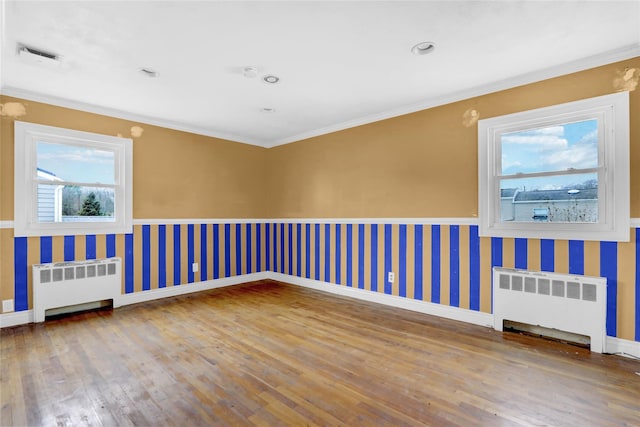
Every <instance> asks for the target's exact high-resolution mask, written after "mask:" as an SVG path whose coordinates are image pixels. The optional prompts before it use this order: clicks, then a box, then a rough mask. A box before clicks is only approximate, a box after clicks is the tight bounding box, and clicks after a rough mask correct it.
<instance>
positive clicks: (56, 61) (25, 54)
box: [18, 45, 60, 65]
mask: <svg viewBox="0 0 640 427" xmlns="http://www.w3.org/2000/svg"><path fill="white" fill-rule="evenodd" d="M18 55H19V56H20V58H22V59H24V60H26V61H28V62H31V63H35V64H43V65H60V56H59V55H56V54H55V53H51V52H45V51H43V50H39V49H35V48H32V47H29V46H25V45H19V46H18Z"/></svg>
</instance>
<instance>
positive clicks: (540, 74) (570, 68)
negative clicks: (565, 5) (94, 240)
mask: <svg viewBox="0 0 640 427" xmlns="http://www.w3.org/2000/svg"><path fill="white" fill-rule="evenodd" d="M638 56H640V43H636V44H633V45H629V46H625V47H622V48H619V49H615V50H611V51H608V52H604V53H601V54H597V55H593V56H589V57H586V58H581V59H578V60H575V61H571V62H567V63H565V64H560V65H556V66H553V67H549V68H544V69H541V70H536V71H533V72H530V73H526V74H521V75H519V76H515V77H512V78H509V79H504V80H500V81H496V82H493V83H489V84H487V85H483V86H477V87H474V88H470V89H467V90H463V91H459V92H456V93H452V94H449V95H444V96H440V97H436V98H432V99H429V100H425V101H423V102H419V103H414V104H409V105H405V106H403V107H399V108H395V109H392V110H388V111H383V112H381V113H376V114H371V115H367V116H363V117H360V118H356V119H353V120H348V121H345V122H342V123H337V124H334V125H331V126H325V127H322V128H317V129H314V130H310V131H307V132H302V133H298V134H295V135H290V136H288V137H284V138H280V139H275V140H271V141H270V140H263V139H258V138H247V137H244V136H242V135H238V134H234V133H227V132H223V131H216V130H211V129H206V128H202V127H197V126H189V125H186V124H184V123H179V122H173V121H170V120H162V119H158V118H153V117H148V116H144V115H139V114H135V113H129V112H126V111H122V110H118V109H114V108H107V107H101V106H98V105H95V104H89V103H84V102H78V101H73V100H69V99H65V98H60V97H56V96H52V95H46V94H41V93H36V92H32V91H29V90H25V89H19V88H15V87H11V86H2V87H0V94H2V95H7V96H12V97H16V98H22V99H26V100H29V101H35V102H43V103H47V104H52V105H56V106H59V107H65V108H72V109H75V110H80V111H85V112H89V113H95V114H102V115H106V116H110V117H116V118H119V119H124V120H130V121H134V122H140V123H145V124H149V125H154V126H161V127H165V128H168V129H173V130H178V131H182V132H189V133H193V134H198V135H203V136H209V137H213V138H219V139H223V140H227V141H232V142H238V143H243V144H249V145H255V146H259V147H264V148H272V147H277V146H279V145H285V144H290V143H292V142H297V141H302V140H304V139H309V138H313V137H316V136H321V135H326V134H329V133H332V132H337V131H341V130H345V129H349V128H353V127H356V126H362V125H365V124H369V123H373V122H377V121H381V120H386V119H390V118H393V117H398V116H402V115H405V114H410V113H415V112H417V111H421V110H426V109H429V108H434V107H438V106H441V105H445V104H450V103H452V102H457V101H462V100H465V99H469V98H474V97H477V96H482V95H486V94H489V93H493V92H498V91H501V90H506V89H511V88H514V87H517V86H522V85H526V84H530V83H535V82H539V81H542V80H546V79H550V78H554V77H559V76H562V75H566V74H571V73H575V72H579V71H583V70H587V69H590V68H595V67H599V66H602V65H607V64H611V63H614V62H618V61H624V60H627V59H631V58H635V57H638Z"/></svg>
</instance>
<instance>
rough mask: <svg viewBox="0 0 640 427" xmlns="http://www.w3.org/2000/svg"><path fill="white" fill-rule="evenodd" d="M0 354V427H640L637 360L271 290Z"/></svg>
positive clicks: (56, 333) (60, 328)
mask: <svg viewBox="0 0 640 427" xmlns="http://www.w3.org/2000/svg"><path fill="white" fill-rule="evenodd" d="M1 338H2V349H1V352H2V353H1V356H2V364H1V368H0V369H1V371H0V373H1V377H0V380H1V383H0V387H1V388H0V392H1V399H2V413H1V416H0V425H2V426H9V425H16V426H21V425H28V426H39V425H46V426H55V425H64V426H66V425H105V426H126V425H139V426H162V425H181V426H191V425H197V426H203V425H206V426H215V425H220V426H223V425H230V426H233V425H256V426H274V425H291V426H307V425H327V426H368V425H376V426H379V425H388V426H402V425H408V426H417V425H433V426H482V425H486V426H511V425H514V426H529V425H531V426H546V425H549V426H625V425H626V426H640V375H638V374H637V372H640V362H638V361H636V360H632V359H627V358H623V357H619V356H607V355H600V354H597V353H590V352H589V351H588V350H586V349H583V348H579V347H574V346H570V345H567V344H562V343H557V342H552V341H547V340H543V339H539V338H534V337H529V336H524V335H520V334H515V333H504V334H503V333H500V332H496V331H493V330H491V329H488V328H483V327H477V326H473V325H468V324H464V323H460V322H455V321H449V320H444V319H441V318H437V317H431V316H427V315H423V314H419V313H413V312H409V311H403V310H398V309H393V308H389V307H385V306H381V305H376V304H373V303H366V302H361V301H354V300H349V299H347V298H342V297H336V296H333V295H328V294H323V293H320V292H316V291H312V290H309V289H303V288H298V287H294V286H291V285H285V284H281V283H277V282H272V281H264V282H255V283H250V284H246V285H241V286H235V287H231V288H224V289H217V290H212V291H207V292H202V293H198V294H191V295H187V296H181V297H175V298H169V299H165V300H159V301H154V302H150V303H144V304H140V305H136V306H128V307H124V308H120V309H117V310H107V311H99V312H91V313H83V314H77V315H73V316H70V317H66V318H64V319H57V320H50V321H47V322H46V323H44V324H38V325H24V326H19V327H13V328H5V329H3V330H2V332H1Z"/></svg>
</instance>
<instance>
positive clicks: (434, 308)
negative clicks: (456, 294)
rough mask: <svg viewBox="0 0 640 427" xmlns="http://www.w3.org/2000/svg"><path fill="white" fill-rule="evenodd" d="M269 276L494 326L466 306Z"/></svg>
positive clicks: (314, 281) (284, 276) (270, 274)
mask: <svg viewBox="0 0 640 427" xmlns="http://www.w3.org/2000/svg"><path fill="white" fill-rule="evenodd" d="M269 278H270V279H273V280H278V281H281V282H285V283H291V284H293V285H298V286H303V287H306V288H311V289H316V290H318V291H324V292H330V293H332V294H336V295H342V296H346V297H351V298H355V299H360V300H363V301H370V302H375V303H379V304H384V305H388V306H391V307H397V308H403V309H405V310H411V311H417V312H420V313H425V314H430V315H433V316H438V317H444V318H447V319H452V320H459V321H461V322H467V323H473V324H474V325H480V326H486V327H489V328H492V327H493V315H491V314H489V313H482V312H479V311H473V310H467V309H464V308H457V307H449V306H446V305H440V304H434V303H431V302H426V301H418V300H413V299H409V298H404V297H399V296H395V295H387V294H382V293H380V292H372V291H367V290H364V289H358V288H350V287H348V286H341V285H334V284H332V283H327V282H321V281H318V280H311V279H306V278H302V277H297V276H289V275H286V274H281V273H273V272H270V273H269Z"/></svg>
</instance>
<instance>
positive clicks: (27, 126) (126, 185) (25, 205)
mask: <svg viewBox="0 0 640 427" xmlns="http://www.w3.org/2000/svg"><path fill="white" fill-rule="evenodd" d="M14 131H15V135H14V147H15V152H14V190H15V191H14V234H15V236H62V235H86V234H112V233H113V234H123V233H132V232H133V185H132V184H133V182H132V181H133V141H132V140H131V139H129V138H120V137H115V136H109V135H101V134H96V133H91V132H82V131H77V130H71V129H64V128H59V127H54V126H45V125H40V124H34V123H27V122H20V121H16V122H15V126H14ZM38 142H50V143H58V144H65V145H74V146H79V147H88V148H95V149H102V150H107V151H111V152H113V153H114V163H115V188H114V190H115V200H114V207H115V211H114V221H105V222H68V223H67V222H51V223H41V222H39V221H38V177H37V144H38Z"/></svg>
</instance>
